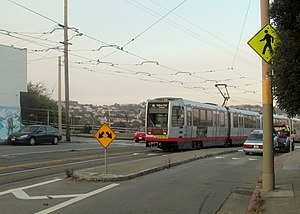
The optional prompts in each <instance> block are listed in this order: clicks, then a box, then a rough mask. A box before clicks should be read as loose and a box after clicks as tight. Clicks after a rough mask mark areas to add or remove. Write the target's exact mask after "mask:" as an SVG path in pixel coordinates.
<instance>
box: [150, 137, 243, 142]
mask: <svg viewBox="0 0 300 214" xmlns="http://www.w3.org/2000/svg"><path fill="white" fill-rule="evenodd" d="M225 139H226V137H225V136H221V137H219V136H218V137H201V138H196V137H195V138H160V137H149V136H146V141H152V142H169V141H170V142H184V141H213V140H225ZM230 139H232V140H246V139H247V136H231V137H230Z"/></svg>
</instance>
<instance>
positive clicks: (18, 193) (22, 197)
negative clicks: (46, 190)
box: [12, 190, 83, 200]
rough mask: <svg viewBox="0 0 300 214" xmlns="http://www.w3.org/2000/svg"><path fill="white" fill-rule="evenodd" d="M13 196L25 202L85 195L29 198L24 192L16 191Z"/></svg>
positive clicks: (74, 195)
mask: <svg viewBox="0 0 300 214" xmlns="http://www.w3.org/2000/svg"><path fill="white" fill-rule="evenodd" d="M12 194H14V196H15V197H16V198H18V199H23V200H41V199H55V198H75V197H79V196H81V195H83V194H70V195H45V196H29V195H28V194H27V193H26V192H24V191H23V190H14V191H12Z"/></svg>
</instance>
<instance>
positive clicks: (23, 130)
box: [21, 126, 39, 132]
mask: <svg viewBox="0 0 300 214" xmlns="http://www.w3.org/2000/svg"><path fill="white" fill-rule="evenodd" d="M38 128H39V127H38V126H25V127H24V128H23V129H22V130H21V131H22V132H34V131H36V130H37V129H38Z"/></svg>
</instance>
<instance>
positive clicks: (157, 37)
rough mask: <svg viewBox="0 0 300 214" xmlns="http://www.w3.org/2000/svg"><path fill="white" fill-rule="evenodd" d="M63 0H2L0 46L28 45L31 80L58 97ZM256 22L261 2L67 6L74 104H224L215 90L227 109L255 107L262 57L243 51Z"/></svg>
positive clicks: (164, 0)
mask: <svg viewBox="0 0 300 214" xmlns="http://www.w3.org/2000/svg"><path fill="white" fill-rule="evenodd" d="M63 3H64V1H63V0H60V1H58V0H0V4H1V7H0V18H1V25H0V44H3V45H13V46H15V47H18V48H27V50H28V67H27V68H28V81H32V82H33V83H36V82H44V83H45V85H46V86H47V88H49V90H50V91H51V92H53V94H52V97H53V99H55V100H57V76H58V75H57V70H58V56H63V49H62V48H63V47H62V44H61V42H63V29H62V28H61V27H59V25H58V24H63ZM17 4H19V5H17ZM259 16H260V8H259V1H258V0H252V1H251V0H250V1H249V0H226V1H225V0H216V1H208V0H185V1H184V0H106V1H104V0H85V1H82V0H77V1H69V19H68V20H69V21H68V22H69V27H70V30H69V42H70V43H71V45H70V47H69V49H70V52H69V68H70V69H69V77H70V100H77V101H79V103H91V104H100V105H101V104H114V103H120V104H125V103H140V102H143V101H146V100H147V99H151V98H155V97H162V96H172V97H182V98H185V99H190V100H194V101H200V102H212V103H217V104H219V105H221V104H222V102H223V97H222V96H221V94H220V93H219V91H218V89H217V88H216V87H215V84H216V83H219V84H227V86H228V87H227V89H228V92H229V95H230V97H231V98H230V100H229V102H228V104H229V105H235V104H260V105H261V95H262V90H261V58H260V57H259V56H258V55H257V54H256V53H255V52H254V51H253V50H252V49H251V48H250V47H249V46H248V45H247V41H248V40H249V39H251V38H252V36H254V35H255V34H256V33H257V31H259V30H260V28H261V27H260V17H259ZM62 70H63V71H64V68H62ZM63 79H64V76H63ZM62 88H63V97H64V85H63V86H62ZM63 99H64V98H63Z"/></svg>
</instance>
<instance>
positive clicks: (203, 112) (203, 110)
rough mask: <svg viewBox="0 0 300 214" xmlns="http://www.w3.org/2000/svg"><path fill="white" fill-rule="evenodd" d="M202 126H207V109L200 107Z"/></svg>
mask: <svg viewBox="0 0 300 214" xmlns="http://www.w3.org/2000/svg"><path fill="white" fill-rule="evenodd" d="M200 126H201V127H205V126H206V110H205V109H200Z"/></svg>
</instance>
